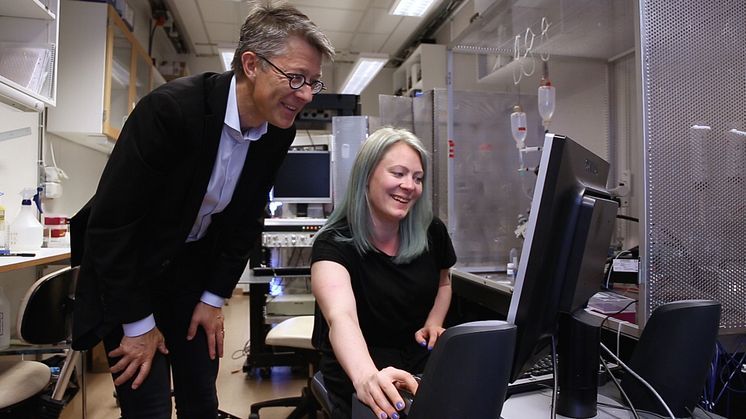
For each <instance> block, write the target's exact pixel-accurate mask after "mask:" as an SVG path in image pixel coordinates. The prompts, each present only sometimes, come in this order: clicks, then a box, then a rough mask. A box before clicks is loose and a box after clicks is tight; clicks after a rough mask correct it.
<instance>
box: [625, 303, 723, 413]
mask: <svg viewBox="0 0 746 419" xmlns="http://www.w3.org/2000/svg"><path fill="white" fill-rule="evenodd" d="M719 324H720V303H718V302H716V301H709V300H687V301H676V302H673V303H668V304H664V305H662V306H660V307H658V308H656V309H655V311H653V314H652V315H651V316H650V319H649V320H648V323H647V324H646V325H645V328H644V329H643V331H642V334H641V335H640V340H639V341H638V342H637V345H636V346H635V349H634V351H633V352H632V357H631V358H630V361H629V363H628V366H629V367H630V368H631V369H632V370H634V371H635V372H636V373H637V374H638V375H640V376H641V377H642V378H644V379H645V381H647V382H648V383H649V384H650V385H651V386H652V387H653V388H654V389H655V390H656V391H657V392H658V393H659V394H660V396H661V397H662V398H663V400H664V401H665V402H666V403H667V404H668V407H669V408H670V409H671V412H672V413H673V414H674V415H676V417H689V412H688V411H687V410H694V407H695V405H696V404H697V401H698V400H699V395H700V394H701V393H702V389H703V388H704V385H705V380H706V377H707V371H708V369H709V367H710V361H711V360H712V356H713V354H714V351H715V342H716V339H717V335H718V327H719ZM621 386H622V389H623V390H624V392H625V393H627V396H628V397H629V398H630V401H631V402H632V405H633V406H634V407H635V408H636V409H643V410H647V411H651V412H655V413H658V414H661V415H664V416H667V413H666V411H665V409H664V408H663V406H662V405H661V404H660V403H659V402H658V400H657V399H656V398H655V396H654V395H652V394H651V393H650V391H649V390H648V389H647V388H646V387H644V386H643V385H642V384H641V383H640V382H639V381H638V380H636V379H635V378H634V377H631V376H626V375H625V376H624V378H623V379H622V382H621Z"/></svg>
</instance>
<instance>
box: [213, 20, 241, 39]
mask: <svg viewBox="0 0 746 419" xmlns="http://www.w3.org/2000/svg"><path fill="white" fill-rule="evenodd" d="M207 28H208V35H209V36H210V40H211V41H212V42H213V43H221V42H227V43H237V42H238V31H237V30H236V25H234V24H231V23H217V22H211V23H210V24H209V25H208V27H207Z"/></svg>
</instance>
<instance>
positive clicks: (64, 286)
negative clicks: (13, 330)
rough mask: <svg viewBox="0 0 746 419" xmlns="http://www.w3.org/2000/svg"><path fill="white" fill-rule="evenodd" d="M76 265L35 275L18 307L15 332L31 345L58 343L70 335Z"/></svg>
mask: <svg viewBox="0 0 746 419" xmlns="http://www.w3.org/2000/svg"><path fill="white" fill-rule="evenodd" d="M77 276H78V268H77V267H75V268H69V267H67V268H63V269H60V270H58V271H55V272H52V273H50V274H48V275H45V276H43V277H41V278H39V279H38V280H37V281H36V282H34V284H33V285H32V286H31V287H30V288H29V289H28V291H27V292H26V295H25V296H24V297H23V300H21V306H20V308H19V310H18V322H17V332H18V337H19V338H20V339H21V340H23V341H24V342H28V343H31V344H34V345H46V344H54V343H59V342H62V341H64V340H67V339H68V338H69V337H70V331H71V326H72V308H73V307H72V305H73V302H74V296H75V281H76V280H77Z"/></svg>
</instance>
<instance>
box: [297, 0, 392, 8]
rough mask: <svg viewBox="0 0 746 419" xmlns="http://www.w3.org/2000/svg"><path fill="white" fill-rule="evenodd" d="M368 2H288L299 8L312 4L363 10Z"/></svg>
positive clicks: (336, 0)
mask: <svg viewBox="0 0 746 419" xmlns="http://www.w3.org/2000/svg"><path fill="white" fill-rule="evenodd" d="M387 1H388V0H387ZM391 1H393V0H391ZM369 2H370V0H293V1H291V2H290V3H292V4H294V5H295V6H296V7H298V8H299V9H300V8H301V7H300V6H313V7H322V8H329V9H351V10H365V9H367V8H368V3H369Z"/></svg>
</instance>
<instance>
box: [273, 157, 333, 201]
mask: <svg viewBox="0 0 746 419" xmlns="http://www.w3.org/2000/svg"><path fill="white" fill-rule="evenodd" d="M272 201H275V202H282V203H286V204H329V203H331V202H332V168H331V156H330V153H329V152H328V151H295V150H291V151H290V152H288V154H287V156H286V157H285V160H284V161H283V162H282V166H280V169H279V171H278V172H277V178H276V180H275V185H274V188H273V189H272Z"/></svg>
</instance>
